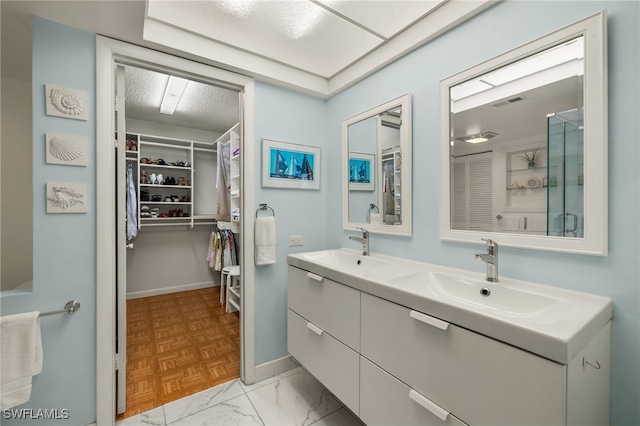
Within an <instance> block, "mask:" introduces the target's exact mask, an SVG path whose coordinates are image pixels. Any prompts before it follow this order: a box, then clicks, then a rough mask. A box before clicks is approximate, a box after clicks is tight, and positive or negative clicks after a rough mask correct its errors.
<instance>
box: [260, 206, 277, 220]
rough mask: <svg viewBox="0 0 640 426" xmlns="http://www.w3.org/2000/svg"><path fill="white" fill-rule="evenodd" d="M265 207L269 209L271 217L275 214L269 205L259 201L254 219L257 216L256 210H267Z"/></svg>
mask: <svg viewBox="0 0 640 426" xmlns="http://www.w3.org/2000/svg"><path fill="white" fill-rule="evenodd" d="M267 209H269V210H271V213H272V214H273V217H275V216H276V212H275V211H274V210H273V209H272V208H271V207H269V206H268V205H267V204H266V203H260V207H258V209H257V210H256V219H257V218H258V212H259V211H260V210H267Z"/></svg>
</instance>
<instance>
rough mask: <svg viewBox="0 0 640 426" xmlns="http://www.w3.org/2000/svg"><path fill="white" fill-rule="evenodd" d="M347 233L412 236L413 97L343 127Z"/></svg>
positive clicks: (380, 107) (395, 101) (366, 113)
mask: <svg viewBox="0 0 640 426" xmlns="http://www.w3.org/2000/svg"><path fill="white" fill-rule="evenodd" d="M342 146H343V154H342V156H343V161H342V170H343V173H342V194H343V197H342V206H343V215H342V217H343V227H344V229H352V230H355V229H356V227H363V228H366V229H367V230H368V231H369V232H375V233H383V234H396V235H411V95H410V94H406V95H403V96H401V97H399V98H396V99H393V100H391V101H389V102H385V103H384V104H382V105H378V106H376V107H374V108H371V109H369V110H367V111H364V112H362V113H360V114H358V115H356V116H354V117H351V118H348V119H346V120H344V121H343V122H342Z"/></svg>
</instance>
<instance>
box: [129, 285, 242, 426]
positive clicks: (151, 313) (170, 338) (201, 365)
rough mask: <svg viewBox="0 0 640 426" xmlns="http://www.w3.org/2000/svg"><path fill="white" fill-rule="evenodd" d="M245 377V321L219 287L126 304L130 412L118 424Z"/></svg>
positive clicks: (142, 299)
mask: <svg viewBox="0 0 640 426" xmlns="http://www.w3.org/2000/svg"><path fill="white" fill-rule="evenodd" d="M238 377H240V320H239V316H238V313H237V312H235V313H227V312H225V309H224V307H223V306H222V305H220V287H214V288H205V289H200V290H191V291H183V292H179V293H172V294H163V295H160V296H152V297H144V298H140V299H131V300H127V377H126V380H127V411H126V412H124V413H123V414H120V415H118V416H117V420H121V419H123V418H126V417H130V416H133V415H135V414H139V413H142V412H144V411H147V410H150V409H152V408H155V407H159V406H161V405H164V404H166V403H168V402H171V401H175V400H177V399H180V398H183V397H185V396H188V395H191V394H194V393H197V392H200V391H203V390H205V389H208V388H210V387H213V386H217V385H219V384H221V383H225V382H228V381H230V380H233V379H237V378H238Z"/></svg>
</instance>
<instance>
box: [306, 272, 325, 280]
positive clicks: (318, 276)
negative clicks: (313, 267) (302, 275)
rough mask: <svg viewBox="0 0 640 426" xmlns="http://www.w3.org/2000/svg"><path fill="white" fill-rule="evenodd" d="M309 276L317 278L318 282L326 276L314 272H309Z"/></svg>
mask: <svg viewBox="0 0 640 426" xmlns="http://www.w3.org/2000/svg"><path fill="white" fill-rule="evenodd" d="M307 277H309V278H311V279H312V280H316V281H318V282H320V281H322V280H323V279H324V277H322V276H321V275H316V274H314V273H313V272H307Z"/></svg>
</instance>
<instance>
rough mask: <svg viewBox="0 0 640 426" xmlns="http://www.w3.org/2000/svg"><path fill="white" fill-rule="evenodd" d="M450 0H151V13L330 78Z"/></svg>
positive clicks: (164, 21) (199, 33) (247, 50)
mask: <svg viewBox="0 0 640 426" xmlns="http://www.w3.org/2000/svg"><path fill="white" fill-rule="evenodd" d="M444 2H445V1H444V0H438V1H432V0H377V1H353V0H348V1H345V0H278V1H265V0H216V1H190V0H189V1H186V0H149V1H148V8H147V15H148V18H150V19H153V20H156V21H159V22H163V23H166V24H168V25H171V26H173V27H178V28H182V29H185V30H187V31H189V32H191V33H195V34H198V35H200V36H202V37H206V38H208V39H211V40H215V41H218V42H221V43H224V44H226V45H229V46H232V47H234V48H237V49H240V50H243V51H246V52H250V53H253V54H256V55H258V56H262V57H265V58H269V59H270V60H273V61H276V62H281V63H284V64H287V65H290V66H292V67H294V68H298V69H301V70H304V71H307V72H310V73H312V74H316V75H319V76H322V77H325V78H330V77H331V76H333V75H335V74H336V73H338V72H339V71H341V70H343V69H344V68H346V67H347V66H349V65H350V64H352V63H353V62H355V61H357V60H358V59H359V58H361V57H363V56H364V55H366V54H367V53H369V52H371V51H372V50H374V49H376V48H377V47H379V46H380V45H382V44H384V43H386V42H387V41H388V40H389V39H390V38H392V37H394V36H395V35H397V34H398V33H399V32H401V31H402V30H404V29H405V28H407V27H409V26H411V25H412V24H414V23H415V22H416V21H418V20H420V19H422V18H423V17H424V16H426V15H427V14H428V13H429V12H431V11H432V10H434V9H435V8H436V7H437V6H438V5H440V4H442V3H444Z"/></svg>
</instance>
